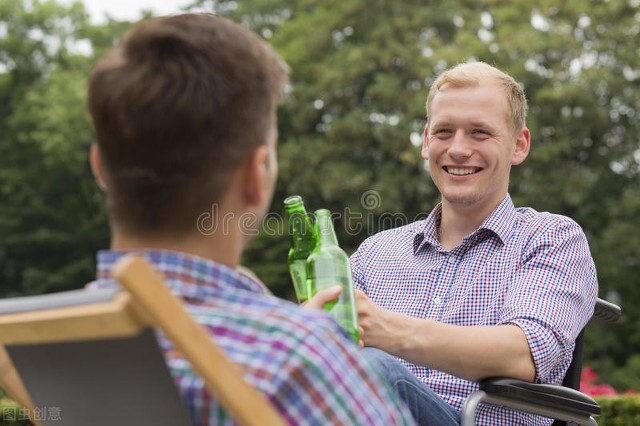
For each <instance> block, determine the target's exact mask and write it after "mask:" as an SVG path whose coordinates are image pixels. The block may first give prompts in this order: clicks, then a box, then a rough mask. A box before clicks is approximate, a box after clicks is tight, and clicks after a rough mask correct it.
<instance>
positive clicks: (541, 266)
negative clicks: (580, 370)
mask: <svg viewBox="0 0 640 426" xmlns="http://www.w3.org/2000/svg"><path fill="white" fill-rule="evenodd" d="M521 256H522V257H521V259H522V265H521V267H520V268H519V269H518V271H517V273H516V275H515V277H514V280H513V282H512V285H511V286H510V288H509V291H508V292H507V295H506V299H505V305H504V308H503V310H502V313H501V317H500V321H499V323H500V324H515V325H517V326H519V327H520V328H521V329H522V331H523V332H524V334H525V336H526V338H527V341H528V343H529V349H530V350H531V355H532V357H533V361H534V364H535V368H536V379H537V381H539V382H550V381H552V382H553V381H555V382H558V381H561V380H562V377H563V376H564V373H565V372H566V370H567V368H568V367H569V364H570V363H571V357H572V353H573V348H574V342H575V339H576V338H577V336H578V334H579V333H580V331H581V330H582V329H583V328H584V326H585V325H586V324H587V322H588V321H589V319H590V318H591V316H592V315H593V309H594V306H595V299H596V296H597V292H598V283H597V278H596V271H595V265H594V263H593V259H592V257H591V254H590V251H589V245H588V243H587V238H586V236H585V235H584V233H583V231H582V229H581V228H580V226H579V225H578V224H577V223H575V222H574V221H572V220H571V219H569V218H564V217H563V218H561V219H560V220H559V221H554V222H553V226H547V227H545V228H541V229H539V230H538V231H537V232H536V233H535V234H534V235H533V236H532V239H531V243H530V244H528V245H527V246H526V247H525V249H524V251H523V253H522V254H521ZM554 371H555V372H558V371H560V373H559V374H556V377H552V374H551V373H552V372H554Z"/></svg>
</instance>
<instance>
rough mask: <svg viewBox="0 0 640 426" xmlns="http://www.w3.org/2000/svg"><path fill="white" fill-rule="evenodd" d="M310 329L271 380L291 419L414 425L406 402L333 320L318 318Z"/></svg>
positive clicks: (278, 402)
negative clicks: (363, 357)
mask: <svg viewBox="0 0 640 426" xmlns="http://www.w3.org/2000/svg"><path fill="white" fill-rule="evenodd" d="M315 324H316V325H317V327H316V330H315V332H313V333H311V334H309V335H307V337H306V338H305V339H304V341H301V342H300V344H299V346H298V347H297V349H296V350H295V353H292V354H290V356H289V358H288V360H287V362H286V363H285V364H284V365H283V368H282V369H281V370H280V371H279V372H278V373H277V375H276V377H275V379H274V382H275V385H276V386H277V387H278V388H279V389H278V391H277V392H276V393H275V394H274V395H272V400H273V402H274V404H276V405H281V406H284V407H286V408H283V409H281V410H280V412H281V413H288V414H290V415H291V418H290V419H288V420H290V422H293V423H292V424H295V423H296V419H298V420H299V419H300V418H304V419H305V423H306V424H309V425H328V424H331V425H345V426H346V425H356V424H361V425H368V424H381V425H382V424H384V425H413V424H414V421H413V418H412V417H411V414H410V412H409V411H408V409H407V408H406V406H405V405H404V404H403V403H402V402H400V401H399V399H398V398H397V396H396V395H395V393H394V392H393V391H392V389H391V388H390V386H388V385H387V384H386V383H385V382H384V380H383V379H382V377H380V376H379V375H378V373H377V372H376V371H374V370H372V369H371V367H370V366H369V364H367V363H366V362H365V361H364V360H363V359H362V358H361V357H360V354H359V349H358V348H357V347H356V346H355V345H353V343H351V342H350V341H348V340H347V338H346V337H345V335H344V334H343V333H341V330H340V329H339V327H338V326H337V325H336V324H334V323H333V322H329V321H318V322H315Z"/></svg>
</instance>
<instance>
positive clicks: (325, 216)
mask: <svg viewBox="0 0 640 426" xmlns="http://www.w3.org/2000/svg"><path fill="white" fill-rule="evenodd" d="M315 215H316V228H315V230H316V238H317V239H318V243H319V244H322V245H334V246H337V245H338V238H337V237H336V232H335V230H334V229H333V222H332V221H331V213H330V212H329V210H324V209H323V210H318V211H316V213H315Z"/></svg>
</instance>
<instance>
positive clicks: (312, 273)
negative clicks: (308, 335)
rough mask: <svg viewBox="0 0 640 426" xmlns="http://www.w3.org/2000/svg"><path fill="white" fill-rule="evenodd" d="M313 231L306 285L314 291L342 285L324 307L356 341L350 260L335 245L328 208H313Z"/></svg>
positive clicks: (334, 234)
mask: <svg viewBox="0 0 640 426" xmlns="http://www.w3.org/2000/svg"><path fill="white" fill-rule="evenodd" d="M314 234H315V235H316V239H317V241H318V243H317V244H316V247H315V248H314V249H313V251H312V252H311V255H309V257H308V259H307V280H308V281H309V287H310V288H312V289H316V291H319V290H323V289H325V288H329V287H333V286H335V285H340V286H341V287H342V292H341V293H340V297H339V298H338V300H337V302H333V303H327V304H326V305H325V306H324V308H325V309H326V310H328V311H329V312H330V313H331V314H332V315H333V317H334V318H335V319H336V321H337V322H338V323H339V324H340V325H341V326H342V327H343V328H344V329H345V330H347V333H348V334H349V335H350V336H351V338H352V339H353V340H354V341H355V342H356V343H357V342H358V341H359V340H360V333H359V331H358V312H357V311H356V305H355V296H354V290H353V275H352V274H351V264H350V263H349V257H348V256H347V254H346V253H345V252H344V250H342V249H341V248H340V246H338V239H337V238H336V233H335V231H334V229H333V223H332V222H331V213H330V212H329V210H326V209H320V210H316V212H315V226H314Z"/></svg>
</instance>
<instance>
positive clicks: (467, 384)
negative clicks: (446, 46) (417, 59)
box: [351, 62, 598, 426]
mask: <svg viewBox="0 0 640 426" xmlns="http://www.w3.org/2000/svg"><path fill="white" fill-rule="evenodd" d="M526 112H527V100H526V98H525V94H524V91H523V90H522V88H521V87H520V86H519V85H518V83H517V82H516V81H515V80H514V79H513V78H512V77H510V76H509V75H507V74H505V73H504V72H502V71H500V70H498V69H496V68H494V67H492V66H490V65H488V64H485V63H481V62H476V63H465V64H461V65H458V66H456V67H454V68H452V69H449V70H447V71H445V72H444V73H443V74H441V75H440V76H439V77H438V78H437V80H436V81H435V82H434V84H433V85H432V87H431V89H430V92H429V95H428V99H427V124H426V127H425V129H424V144H423V147H422V156H423V158H424V159H425V160H426V161H428V163H429V174H430V175H431V178H432V179H433V181H434V183H435V185H436V186H437V187H438V190H439V191H440V194H441V203H439V204H438V205H437V206H435V208H434V209H433V210H432V211H431V213H430V215H429V216H428V217H427V219H425V220H421V221H417V222H414V223H411V224H409V225H407V226H403V227H400V228H397V229H392V230H388V231H384V232H381V233H378V234H376V235H374V236H372V237H370V238H368V239H367V240H365V241H364V242H363V243H362V245H361V246H360V247H359V249H358V250H357V251H356V253H354V254H353V256H352V258H351V261H352V265H353V273H354V280H355V283H356V287H357V288H358V289H359V291H357V294H356V298H357V303H358V313H359V319H360V326H361V327H362V328H363V330H364V333H363V335H362V338H363V340H364V343H365V345H366V346H367V348H365V350H364V353H365V355H366V356H367V357H369V358H370V359H372V360H373V361H374V362H376V363H377V364H378V365H379V367H380V368H382V369H383V371H384V372H385V374H386V376H387V377H388V378H389V379H390V380H391V382H392V384H393V386H394V388H395V389H396V391H398V392H399V393H400V394H401V395H403V398H404V399H405V401H407V403H408V405H409V407H410V409H411V410H412V413H413V415H414V417H415V419H416V421H418V422H419V423H420V424H432V425H454V424H458V422H459V412H460V409H461V406H462V404H463V402H464V400H465V398H466V397H467V396H468V395H469V394H470V393H471V392H473V391H475V390H476V389H478V383H477V382H478V381H479V380H482V379H484V378H488V377H493V376H507V377H513V378H519V379H522V380H527V381H531V382H533V381H536V382H542V383H562V380H563V377H564V375H565V372H566V371H567V368H568V367H569V364H570V363H571V358H572V352H573V348H574V344H575V339H576V337H577V336H578V334H579V333H580V331H581V330H582V328H583V327H584V326H585V324H586V323H587V321H588V319H589V318H590V317H591V314H592V313H593V308H594V305H595V299H596V295H597V289H598V285H597V279H596V271H595V267H594V264H593V260H592V257H591V254H590V251H589V246H588V243H587V239H586V237H585V235H584V233H583V231H582V229H581V228H580V226H579V225H578V224H577V223H575V222H574V221H573V220H571V219H569V218H567V217H564V216H559V215H555V214H551V213H539V212H537V211H535V210H533V209H532V208H526V207H525V208H516V207H514V205H513V203H512V201H511V197H510V196H509V193H508V186H509V175H510V171H511V167H512V166H516V165H518V164H520V163H522V162H523V161H524V160H525V158H526V157H527V155H528V153H529V148H530V138H531V137H530V132H529V129H528V128H527V127H526V123H525V121H526ZM375 348H377V349H375ZM388 354H391V355H393V356H394V357H392V356H389V355H388ZM407 369H408V371H407ZM409 372H410V373H412V374H407V373H409ZM477 422H478V424H479V425H492V426H496V425H497V426H499V425H505V426H507V425H549V424H551V422H552V421H551V420H549V419H544V418H541V417H537V416H533V415H529V414H524V413H518V412H515V411H510V410H507V409H504V408H499V407H489V406H481V408H480V410H479V413H478V416H477Z"/></svg>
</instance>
